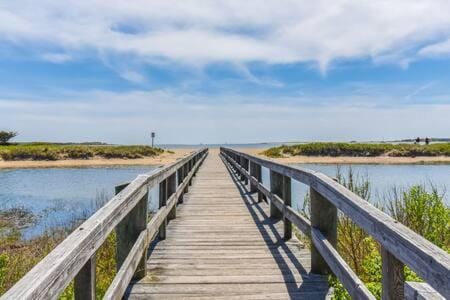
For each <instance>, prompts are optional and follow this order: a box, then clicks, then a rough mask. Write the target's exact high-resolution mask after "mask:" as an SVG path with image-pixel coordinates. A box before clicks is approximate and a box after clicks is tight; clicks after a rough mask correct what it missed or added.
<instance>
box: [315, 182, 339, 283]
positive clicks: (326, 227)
mask: <svg viewBox="0 0 450 300" xmlns="http://www.w3.org/2000/svg"><path fill="white" fill-rule="evenodd" d="M309 193H310V199H311V226H312V227H313V228H317V229H319V230H320V232H321V233H322V234H323V235H324V237H325V238H326V239H327V240H328V241H329V242H330V243H331V245H332V246H333V247H335V248H336V244H337V209H336V207H335V206H334V205H333V204H331V202H329V201H328V200H327V199H325V198H324V197H323V196H322V195H321V194H319V193H318V192H317V191H316V190H315V189H314V188H313V187H311V188H310V192H309ZM311 272H312V273H316V274H322V275H327V274H331V270H330V268H329V267H328V265H327V263H326V262H325V260H324V259H323V257H322V255H320V253H319V251H318V250H317V249H316V248H315V247H314V244H311Z"/></svg>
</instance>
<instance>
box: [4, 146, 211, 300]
mask: <svg viewBox="0 0 450 300" xmlns="http://www.w3.org/2000/svg"><path fill="white" fill-rule="evenodd" d="M207 154H208V149H207V148H203V149H199V150H197V151H194V152H192V153H191V154H189V155H188V156H186V157H183V158H181V159H179V160H177V161H176V162H174V163H171V164H168V165H166V166H163V167H161V168H158V169H156V170H154V171H152V172H150V173H148V174H145V175H139V176H137V177H136V179H134V180H133V181H132V182H131V183H129V184H128V185H127V186H126V187H125V186H122V187H121V188H123V190H121V191H120V192H119V193H117V194H116V195H115V196H114V197H113V198H112V199H111V200H110V201H109V202H107V203H106V204H105V205H104V206H103V207H102V208H100V209H99V210H98V211H97V212H96V213H95V214H93V215H92V216H91V217H90V218H89V219H87V220H86V221H85V222H83V223H82V224H81V225H80V226H79V227H78V228H77V229H75V230H74V231H73V232H72V233H71V234H70V235H69V236H68V237H67V238H66V239H65V240H63V241H62V242H61V243H60V244H59V245H58V246H57V247H56V248H55V249H54V250H53V251H51V252H50V253H49V254H48V255H47V256H46V257H45V258H44V259H43V260H42V261H41V262H39V263H38V264H37V265H36V266H35V267H34V268H32V269H31V270H30V271H29V272H28V273H27V274H25V276H24V277H22V279H20V280H19V281H18V282H17V283H16V284H15V285H14V286H13V287H12V288H11V289H10V290H8V291H7V292H6V293H5V294H4V295H3V296H2V297H1V298H0V299H55V298H57V297H58V295H59V294H60V293H61V292H62V291H63V290H64V289H65V288H66V287H67V286H68V285H69V283H70V282H71V281H72V280H73V279H74V278H75V298H77V299H87V298H89V299H95V253H96V251H97V249H98V248H99V247H100V246H101V245H102V244H103V242H104V241H105V240H106V238H107V237H108V235H109V234H110V233H111V232H112V230H114V229H115V228H116V227H117V229H116V230H117V235H118V237H117V239H118V246H117V247H118V249H117V250H118V256H117V258H118V260H120V261H118V266H119V270H118V273H117V275H116V279H115V280H114V281H113V285H111V286H112V287H110V290H111V289H113V290H114V291H119V292H122V294H123V291H124V290H125V289H124V288H123V284H128V282H129V280H130V279H131V277H133V276H134V277H135V278H138V277H142V275H144V276H145V268H144V270H136V268H137V267H138V265H139V263H140V262H139V261H142V259H139V258H143V257H144V256H145V253H146V251H145V249H146V248H147V247H148V245H149V243H150V242H151V240H152V239H153V238H154V237H155V235H156V233H157V232H160V235H162V232H163V231H164V232H165V226H164V224H166V223H167V219H170V218H171V216H172V218H173V216H174V215H175V214H176V204H177V202H178V201H181V200H182V198H181V197H182V195H183V193H184V192H186V191H187V186H188V185H189V184H190V182H191V181H192V177H193V176H194V174H195V172H196V171H197V169H198V168H199V166H200V165H201V163H202V162H203V160H204V159H205V157H206V156H207ZM177 177H178V184H177V182H176V178H177ZM157 184H159V185H160V209H159V211H158V212H157V213H156V215H155V216H154V217H153V218H152V219H151V221H150V223H149V224H147V202H148V198H147V196H148V191H149V189H151V188H152V187H154V186H155V185H157ZM162 194H163V195H162ZM161 200H163V201H162V202H161ZM144 210H145V211H144ZM127 230H128V231H127ZM160 237H161V238H164V237H163V236H160ZM119 252H123V254H124V255H122V256H121V255H120V254H119ZM136 258H138V259H136ZM136 260H137V261H138V262H136ZM144 266H145V260H144ZM135 270H136V272H135ZM130 274H131V276H130ZM117 278H119V279H120V280H118V279H117ZM124 280H128V281H127V282H125V281H124ZM118 281H120V282H119V283H120V284H121V285H122V287H120V284H118ZM125 287H126V286H125ZM110 290H108V292H109V291H110ZM107 295H110V298H115V299H120V298H121V297H122V295H118V293H114V294H113V295H112V296H111V294H107Z"/></svg>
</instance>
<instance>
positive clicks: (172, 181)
mask: <svg viewBox="0 0 450 300" xmlns="http://www.w3.org/2000/svg"><path fill="white" fill-rule="evenodd" d="M175 176H176V174H175V172H174V173H173V174H172V175H170V176H169V177H168V178H167V199H169V198H170V196H172V194H173V193H175V192H176V190H177V183H176V178H175ZM177 201H178V199H177ZM176 217H177V203H175V204H174V206H173V207H172V209H171V210H170V212H169V214H168V215H167V219H168V220H169V221H170V220H173V219H175V218H176Z"/></svg>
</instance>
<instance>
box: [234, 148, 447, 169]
mask: <svg viewBox="0 0 450 300" xmlns="http://www.w3.org/2000/svg"><path fill="white" fill-rule="evenodd" d="M237 150H238V151H241V152H245V153H247V154H250V155H254V156H257V157H260V158H263V159H267V160H272V161H275V162H277V163H282V164H368V165H369V164H373V165H406V164H409V165H433V164H434V165H437V164H450V156H417V157H392V156H372V157H358V156H336V157H335V156H303V155H302V156H289V157H281V158H274V157H268V156H265V155H263V154H261V153H262V152H263V151H265V150H266V149H251V148H242V149H237Z"/></svg>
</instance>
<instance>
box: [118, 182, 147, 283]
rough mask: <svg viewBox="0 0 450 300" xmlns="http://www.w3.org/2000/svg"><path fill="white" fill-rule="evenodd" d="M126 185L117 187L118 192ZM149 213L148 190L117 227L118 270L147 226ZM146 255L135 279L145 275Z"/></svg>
mask: <svg viewBox="0 0 450 300" xmlns="http://www.w3.org/2000/svg"><path fill="white" fill-rule="evenodd" d="M124 188H125V186H123V185H122V186H118V187H116V194H118V193H120V192H121V191H122V189H124ZM147 214H148V192H147V193H146V194H144V196H143V197H142V198H141V200H140V201H139V202H138V204H137V205H136V206H135V207H134V208H133V209H132V210H131V211H130V212H129V213H128V215H127V216H126V217H125V218H123V220H122V221H121V222H120V223H119V224H118V225H117V227H116V235H117V246H116V248H117V253H116V255H117V256H116V265H117V270H119V269H120V267H121V266H122V264H123V262H124V261H125V259H126V258H127V256H128V253H129V252H130V250H131V248H133V245H134V243H135V242H136V239H137V238H138V236H139V234H140V233H141V231H142V230H145V228H146V227H147ZM145 261H146V257H145V256H144V257H142V259H141V262H140V264H139V266H138V268H137V269H136V273H135V274H134V278H135V279H140V278H143V277H145V274H146V268H145Z"/></svg>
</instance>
